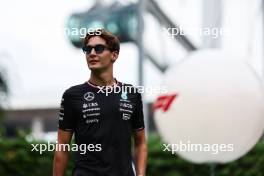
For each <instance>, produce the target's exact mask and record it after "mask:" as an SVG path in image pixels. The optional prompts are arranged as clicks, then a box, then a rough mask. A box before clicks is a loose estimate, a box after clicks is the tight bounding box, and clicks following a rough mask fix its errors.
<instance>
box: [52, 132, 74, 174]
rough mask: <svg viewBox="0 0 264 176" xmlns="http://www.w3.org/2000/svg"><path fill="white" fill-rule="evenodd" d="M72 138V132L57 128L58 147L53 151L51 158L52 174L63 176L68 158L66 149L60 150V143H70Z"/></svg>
mask: <svg viewBox="0 0 264 176" xmlns="http://www.w3.org/2000/svg"><path fill="white" fill-rule="evenodd" d="M71 138H72V132H68V131H63V130H60V129H58V149H56V151H55V155H54V160H53V176H64V174H65V171H66V167H67V163H68V159H69V152H68V151H60V150H59V145H60V144H70V142H71Z"/></svg>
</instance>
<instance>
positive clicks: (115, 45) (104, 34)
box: [83, 29, 120, 53]
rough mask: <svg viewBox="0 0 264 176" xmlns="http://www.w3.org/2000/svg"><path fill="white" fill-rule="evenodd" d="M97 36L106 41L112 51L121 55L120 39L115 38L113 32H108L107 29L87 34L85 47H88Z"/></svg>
mask: <svg viewBox="0 0 264 176" xmlns="http://www.w3.org/2000/svg"><path fill="white" fill-rule="evenodd" d="M96 36H99V37H101V38H102V39H104V40H105V42H106V45H107V47H108V48H109V49H110V51H117V52H118V53H119V50H120V41H119V39H118V38H117V36H115V35H114V34H112V33H111V32H108V31H106V30H105V29H96V30H95V31H94V32H90V33H87V34H86V36H85V38H84V42H83V46H86V45H87V43H88V42H89V40H90V38H92V37H96Z"/></svg>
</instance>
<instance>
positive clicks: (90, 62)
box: [89, 60, 99, 64]
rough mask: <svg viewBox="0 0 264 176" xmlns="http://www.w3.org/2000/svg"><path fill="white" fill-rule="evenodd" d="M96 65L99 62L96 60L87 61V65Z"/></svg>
mask: <svg viewBox="0 0 264 176" xmlns="http://www.w3.org/2000/svg"><path fill="white" fill-rule="evenodd" d="M96 63H99V61H98V60H90V61H89V64H96Z"/></svg>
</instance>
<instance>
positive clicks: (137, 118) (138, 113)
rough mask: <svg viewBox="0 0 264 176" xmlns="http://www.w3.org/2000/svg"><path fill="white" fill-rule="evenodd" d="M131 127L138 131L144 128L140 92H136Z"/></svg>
mask: <svg viewBox="0 0 264 176" xmlns="http://www.w3.org/2000/svg"><path fill="white" fill-rule="evenodd" d="M132 128H133V130H134V131H139V130H142V129H144V128H145V125H144V114H143V105H142V98H141V94H140V93H137V98H136V108H135V112H134V114H133V118H132Z"/></svg>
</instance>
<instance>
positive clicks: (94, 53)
mask: <svg viewBox="0 0 264 176" xmlns="http://www.w3.org/2000/svg"><path fill="white" fill-rule="evenodd" d="M88 57H90V58H93V57H96V52H95V50H94V48H92V50H91V53H90V54H89V55H88Z"/></svg>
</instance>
